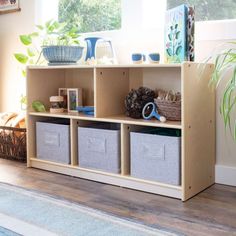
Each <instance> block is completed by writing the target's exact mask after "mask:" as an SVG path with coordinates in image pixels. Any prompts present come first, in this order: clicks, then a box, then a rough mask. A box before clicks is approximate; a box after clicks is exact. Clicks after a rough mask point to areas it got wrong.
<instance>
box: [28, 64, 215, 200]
mask: <svg viewBox="0 0 236 236" xmlns="http://www.w3.org/2000/svg"><path fill="white" fill-rule="evenodd" d="M198 70H199V64H198V63H188V62H185V63H182V64H141V65H96V66H87V65H70V66H67V65H66V66H29V67H28V68H27V96H28V103H29V104H31V103H32V102H33V101H34V100H40V101H42V102H43V103H45V104H46V106H49V97H50V96H52V95H56V94H57V91H58V88H60V87H62V88H63V87H72V88H82V89H83V100H84V105H92V106H94V107H95V115H94V117H93V116H87V115H84V114H82V113H79V114H78V113H66V112H64V113H59V114H52V113H50V112H40V113H38V112H33V111H32V110H31V108H30V109H29V110H28V112H27V127H28V132H27V154H28V158H27V164H28V167H34V168H39V169H44V170H48V171H54V172H57V173H62V174H68V175H72V176H76V177H80V178H85V179H90V180H94V181H99V182H103V183H108V184H113V185H118V186H122V187H127V188H132V189H137V190H141V191H147V192H151V193H156V194H161V195H165V196H170V197H174V198H179V199H182V200H183V201H185V200H187V199H189V198H190V197H192V196H194V195H195V194H197V193H199V192H200V191H202V190H204V189H205V188H207V187H209V186H210V185H212V184H213V183H214V164H215V94H214V92H213V91H212V90H211V89H210V88H209V87H208V82H209V79H210V76H211V73H212V71H213V65H212V64H207V65H206V66H205V69H204V73H203V75H202V78H201V79H199V77H198V75H199V73H198ZM140 86H146V87H149V88H151V89H154V90H156V89H165V90H171V89H173V90H175V91H180V92H181V94H182V104H181V106H182V114H181V116H182V121H167V122H166V123H161V122H159V121H157V120H148V121H146V120H143V119H132V118H129V117H126V116H125V115H124V114H125V109H124V99H125V96H126V95H127V94H128V92H129V91H130V90H131V89H132V88H134V89H136V88H138V87H140ZM53 118H64V119H69V120H70V139H71V145H70V151H71V164H69V165H65V164H60V163H54V162H50V161H44V160H40V159H37V158H36V156H37V154H36V130H35V127H36V122H37V121H45V120H50V119H53ZM91 122H109V123H118V124H120V130H121V173H120V174H111V173H106V172H103V171H97V170H90V169H85V168H81V167H80V165H79V163H78V129H77V128H78V126H81V125H82V126H83V125H84V124H85V125H86V124H89V123H91ZM147 126H149V127H163V128H173V129H181V134H182V136H181V185H180V186H174V185H169V184H164V183H159V182H154V181H147V180H143V179H137V178H134V177H131V176H130V132H132V131H139V130H140V129H142V128H145V127H147Z"/></svg>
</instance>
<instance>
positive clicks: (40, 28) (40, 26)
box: [36, 25, 44, 30]
mask: <svg viewBox="0 0 236 236" xmlns="http://www.w3.org/2000/svg"><path fill="white" fill-rule="evenodd" d="M36 27H37V28H38V29H39V30H44V27H43V26H42V25H36Z"/></svg>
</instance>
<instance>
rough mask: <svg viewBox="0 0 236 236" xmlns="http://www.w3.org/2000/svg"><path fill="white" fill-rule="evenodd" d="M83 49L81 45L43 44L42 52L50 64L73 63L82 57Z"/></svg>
mask: <svg viewBox="0 0 236 236" xmlns="http://www.w3.org/2000/svg"><path fill="white" fill-rule="evenodd" d="M83 49H84V48H83V47H80V46H43V48H42V52H43V56H44V57H45V59H46V60H47V61H48V62H49V64H71V63H72V64H73V63H76V62H77V61H78V60H79V59H80V58H81V57H82V52H83Z"/></svg>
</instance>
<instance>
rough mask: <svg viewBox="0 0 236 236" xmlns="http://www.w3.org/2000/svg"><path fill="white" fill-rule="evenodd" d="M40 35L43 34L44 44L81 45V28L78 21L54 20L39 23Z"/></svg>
mask: <svg viewBox="0 0 236 236" xmlns="http://www.w3.org/2000/svg"><path fill="white" fill-rule="evenodd" d="M37 28H38V30H39V35H42V38H43V40H42V43H41V45H42V46H49V45H57V46H59V45H60V46H61V45H63V46H69V45H79V44H80V42H79V40H78V37H79V36H80V35H79V30H78V25H77V24H76V23H73V24H70V25H69V24H67V23H65V22H63V23H59V22H57V21H54V20H50V21H47V22H46V23H45V25H37Z"/></svg>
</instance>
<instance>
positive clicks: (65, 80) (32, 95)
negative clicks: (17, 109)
mask: <svg viewBox="0 0 236 236" xmlns="http://www.w3.org/2000/svg"><path fill="white" fill-rule="evenodd" d="M27 77H28V85H27V97H28V104H32V102H33V101H35V100H38V101H41V102H43V103H44V104H45V106H46V108H47V110H49V107H50V102H49V97H50V96H55V95H58V92H59V91H58V90H59V88H81V89H82V102H83V105H84V106H94V69H93V68H84V69H78V68H73V67H72V68H63V67H55V66H52V67H47V68H45V67H36V68H34V67H32V69H28V70H27ZM31 78H32V79H31ZM30 111H32V108H30ZM64 114H65V113H64Z"/></svg>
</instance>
